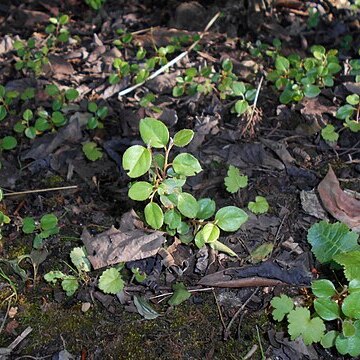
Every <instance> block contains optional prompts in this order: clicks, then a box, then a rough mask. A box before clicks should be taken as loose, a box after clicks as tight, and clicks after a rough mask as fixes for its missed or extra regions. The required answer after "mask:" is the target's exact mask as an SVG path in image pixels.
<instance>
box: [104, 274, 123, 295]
mask: <svg viewBox="0 0 360 360" xmlns="http://www.w3.org/2000/svg"><path fill="white" fill-rule="evenodd" d="M124 285H125V283H124V281H123V279H122V278H121V275H120V273H119V271H118V270H117V269H115V268H110V269H107V270H105V271H104V272H103V273H102V274H101V276H100V278H99V289H100V290H102V291H103V292H104V293H105V294H117V293H118V292H120V291H121V290H122V289H123V288H124Z"/></svg>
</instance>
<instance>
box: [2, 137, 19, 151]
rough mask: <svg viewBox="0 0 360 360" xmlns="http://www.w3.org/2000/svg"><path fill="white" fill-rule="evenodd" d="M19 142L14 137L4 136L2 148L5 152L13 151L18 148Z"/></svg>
mask: <svg viewBox="0 0 360 360" xmlns="http://www.w3.org/2000/svg"><path fill="white" fill-rule="evenodd" d="M16 145H17V140H16V139H15V138H14V137H13V136H4V137H3V138H2V139H1V147H2V148H3V149H4V150H12V149H14V148H16Z"/></svg>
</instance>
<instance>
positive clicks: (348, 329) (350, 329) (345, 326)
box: [342, 320, 356, 337]
mask: <svg viewBox="0 0 360 360" xmlns="http://www.w3.org/2000/svg"><path fill="white" fill-rule="evenodd" d="M342 333H343V335H344V336H345V337H350V336H353V335H355V333H356V328H355V326H354V324H353V323H352V321H351V320H344V321H343V323H342Z"/></svg>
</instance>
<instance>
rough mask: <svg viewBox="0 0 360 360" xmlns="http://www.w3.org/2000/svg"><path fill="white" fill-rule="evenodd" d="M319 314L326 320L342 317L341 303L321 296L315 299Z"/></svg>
mask: <svg viewBox="0 0 360 360" xmlns="http://www.w3.org/2000/svg"><path fill="white" fill-rule="evenodd" d="M314 307H315V310H316V312H317V313H318V315H319V316H320V317H321V318H323V319H324V320H329V321H330V320H335V319H337V318H339V317H340V309H339V305H338V304H337V303H336V302H335V301H332V300H331V299H330V298H319V299H316V300H315V301H314Z"/></svg>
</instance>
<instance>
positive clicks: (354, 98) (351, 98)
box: [346, 94, 360, 106]
mask: <svg viewBox="0 0 360 360" xmlns="http://www.w3.org/2000/svg"><path fill="white" fill-rule="evenodd" d="M346 102H347V103H348V104H350V105H354V106H356V105H358V104H359V102H360V96H359V95H358V94H351V95H348V96H347V97H346Z"/></svg>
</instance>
